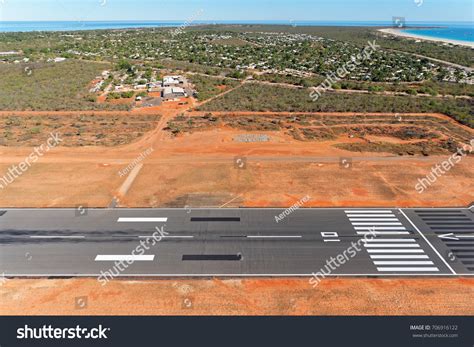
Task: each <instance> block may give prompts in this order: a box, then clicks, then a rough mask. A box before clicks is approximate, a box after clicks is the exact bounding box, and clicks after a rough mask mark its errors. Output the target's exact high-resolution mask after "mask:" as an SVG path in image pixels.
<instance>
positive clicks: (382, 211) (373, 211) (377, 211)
mask: <svg viewBox="0 0 474 347" xmlns="http://www.w3.org/2000/svg"><path fill="white" fill-rule="evenodd" d="M344 212H346V213H347V214H351V213H393V212H392V211H391V210H346V211H344Z"/></svg>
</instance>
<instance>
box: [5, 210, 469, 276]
mask: <svg viewBox="0 0 474 347" xmlns="http://www.w3.org/2000/svg"><path fill="white" fill-rule="evenodd" d="M318 273H319V274H320V275H324V276H325V277H327V276H472V275H474V208H471V209H468V208H465V209H461V208H449V209H440V208H437V209H431V208H429V209H424V208H419V209H397V208H338V209H327V208H321V209H303V208H301V209H296V210H293V211H291V210H287V211H286V212H285V210H284V209H82V208H78V209H0V275H2V276H5V277H9V276H25V277H28V276H34V277H36V276H68V277H69V276H101V275H102V276H107V274H111V275H113V276H114V277H117V276H166V277H170V276H312V275H315V274H316V275H317V274H318Z"/></svg>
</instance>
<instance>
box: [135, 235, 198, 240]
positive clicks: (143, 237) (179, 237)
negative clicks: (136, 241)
mask: <svg viewBox="0 0 474 347" xmlns="http://www.w3.org/2000/svg"><path fill="white" fill-rule="evenodd" d="M138 238H140V239H150V238H161V239H193V238H194V236H191V235H173V236H168V235H163V236H161V235H160V236H156V235H155V236H154V235H149V236H138Z"/></svg>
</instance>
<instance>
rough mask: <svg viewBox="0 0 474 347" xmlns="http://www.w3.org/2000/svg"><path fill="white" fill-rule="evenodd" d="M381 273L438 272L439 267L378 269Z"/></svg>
mask: <svg viewBox="0 0 474 347" xmlns="http://www.w3.org/2000/svg"><path fill="white" fill-rule="evenodd" d="M377 271H380V272H394V271H395V272H438V271H439V269H438V268H437V267H378V268H377Z"/></svg>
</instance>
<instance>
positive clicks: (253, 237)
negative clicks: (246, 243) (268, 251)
mask: <svg viewBox="0 0 474 347" xmlns="http://www.w3.org/2000/svg"><path fill="white" fill-rule="evenodd" d="M302 237H303V236H301V235H289V236H280V235H248V236H247V238H249V239H300V238H302Z"/></svg>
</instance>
